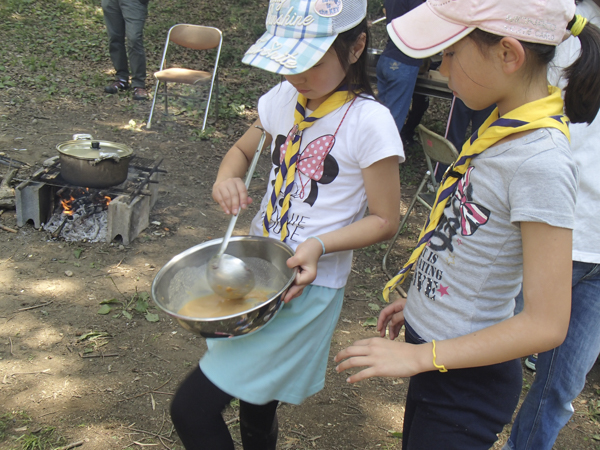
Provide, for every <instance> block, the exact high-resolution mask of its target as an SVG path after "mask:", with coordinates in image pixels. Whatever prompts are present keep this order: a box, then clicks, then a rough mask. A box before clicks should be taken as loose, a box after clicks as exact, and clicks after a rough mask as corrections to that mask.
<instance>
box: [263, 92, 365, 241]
mask: <svg viewBox="0 0 600 450" xmlns="http://www.w3.org/2000/svg"><path fill="white" fill-rule="evenodd" d="M353 98H354V95H352V94H350V93H349V92H348V90H347V87H342V88H340V89H338V90H337V91H335V92H334V93H333V94H331V95H330V96H329V97H328V98H327V100H325V101H324V102H323V103H321V104H320V105H319V107H318V108H317V109H315V110H314V111H313V112H312V114H311V115H310V116H308V117H305V115H306V104H307V103H308V99H307V98H306V97H305V96H304V95H302V94H300V93H299V94H298V100H297V103H296V109H295V110H294V127H293V128H292V133H293V138H292V139H291V140H290V141H289V143H288V147H287V149H286V152H285V159H284V160H283V161H282V163H281V167H280V170H279V173H278V174H277V177H276V178H275V184H274V186H273V192H271V198H270V199H269V203H268V204H267V210H266V212H265V217H264V219H263V235H264V236H269V223H270V221H271V217H272V216H273V211H274V210H275V205H276V204H277V198H278V197H279V194H280V193H281V192H282V190H281V188H282V187H283V203H282V206H281V213H280V225H281V240H282V241H284V242H285V240H286V238H287V236H288V229H287V223H288V212H289V209H290V198H291V194H292V190H293V187H294V177H295V176H296V163H297V162H298V157H299V156H300V144H301V143H302V132H303V131H304V130H305V129H307V128H309V127H311V126H312V125H313V124H314V123H315V122H316V121H317V120H319V119H320V118H322V117H325V116H326V115H327V114H329V113H330V112H333V111H335V110H336V109H338V108H340V107H341V106H343V105H345V104H346V103H348V102H349V101H351V100H352V99H353ZM284 183H285V184H284Z"/></svg>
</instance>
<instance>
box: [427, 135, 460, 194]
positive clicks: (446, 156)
mask: <svg viewBox="0 0 600 450" xmlns="http://www.w3.org/2000/svg"><path fill="white" fill-rule="evenodd" d="M417 133H418V134H419V139H420V140H421V146H422V147H423V152H424V153H425V160H426V162H427V169H429V174H430V177H431V184H432V187H433V189H434V191H435V190H437V188H438V185H439V183H438V182H437V180H436V179H435V171H434V167H433V164H432V162H431V161H432V160H433V161H435V162H439V163H441V164H445V165H447V166H449V165H450V164H452V163H453V162H454V161H456V160H457V159H458V151H457V150H456V147H454V144H452V142H450V141H449V140H448V139H446V138H443V137H442V136H440V135H439V134H437V133H434V132H433V131H431V130H429V129H427V128H425V127H424V126H423V125H421V124H419V125H418V126H417Z"/></svg>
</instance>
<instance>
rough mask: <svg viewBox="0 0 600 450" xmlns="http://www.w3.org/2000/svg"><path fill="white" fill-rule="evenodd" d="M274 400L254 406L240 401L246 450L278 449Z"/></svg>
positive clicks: (241, 424)
mask: <svg viewBox="0 0 600 450" xmlns="http://www.w3.org/2000/svg"><path fill="white" fill-rule="evenodd" d="M278 405H279V402H278V401H277V400H273V401H272V402H269V403H267V404H266V405H254V404H252V403H248V402H244V401H241V400H240V433H241V435H242V444H244V450H275V448H276V447H277V433H278V432H279V426H278V424H277V406H278Z"/></svg>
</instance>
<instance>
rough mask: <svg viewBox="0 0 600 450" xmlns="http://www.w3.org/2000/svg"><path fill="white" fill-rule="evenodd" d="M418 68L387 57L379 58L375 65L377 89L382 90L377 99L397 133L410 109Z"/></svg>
mask: <svg viewBox="0 0 600 450" xmlns="http://www.w3.org/2000/svg"><path fill="white" fill-rule="evenodd" d="M418 74H419V66H409V65H407V64H402V63H401V62H399V61H396V60H395V59H392V58H388V57H387V56H383V55H382V56H380V57H379V62H378V63H377V88H378V90H379V89H380V85H381V86H382V88H383V94H382V93H381V91H380V93H379V99H380V100H381V101H382V102H383V104H384V105H385V106H387V107H388V109H389V110H390V112H391V113H392V116H393V117H394V121H395V122H396V127H397V128H398V132H400V130H401V129H402V127H403V126H404V121H405V120H406V115H407V114H408V110H409V108H410V102H411V99H412V95H413V91H414V89H415V84H416V82H417V75H418Z"/></svg>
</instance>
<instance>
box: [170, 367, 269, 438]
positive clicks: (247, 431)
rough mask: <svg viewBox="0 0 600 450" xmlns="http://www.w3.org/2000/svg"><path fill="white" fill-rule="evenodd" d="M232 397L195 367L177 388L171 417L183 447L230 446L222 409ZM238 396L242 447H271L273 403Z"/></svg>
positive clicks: (229, 436)
mask: <svg viewBox="0 0 600 450" xmlns="http://www.w3.org/2000/svg"><path fill="white" fill-rule="evenodd" d="M232 399H233V397H232V396H231V395H229V394H226V393H225V392H223V391H222V390H221V389H219V388H218V387H217V386H215V385H214V384H213V383H212V382H211V381H210V380H209V379H208V378H206V376H205V375H204V373H202V371H201V370H200V368H199V367H196V369H194V371H192V373H190V375H189V376H188V377H187V378H186V379H185V381H184V382H183V383H181V385H180V386H179V389H177V392H176V393H175V397H174V398H173V402H172V403H171V419H172V420H173V425H175V429H176V430H177V434H178V435H179V438H180V439H181V442H182V443H183V445H184V446H185V448H186V449H187V450H234V446H233V440H232V439H231V435H230V434H229V429H228V428H227V425H226V424H225V421H224V420H223V416H222V412H223V410H224V409H225V407H226V406H227V405H228V404H229V402H230V401H231V400H232ZM278 404H279V402H278V401H277V400H273V401H272V402H269V403H267V404H266V405H253V404H252V403H247V402H244V401H242V400H240V432H241V434H242V444H243V445H244V450H275V447H276V445H277V432H278V426H277V406H278Z"/></svg>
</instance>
